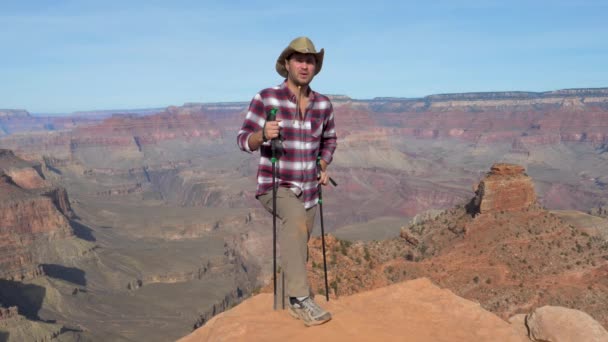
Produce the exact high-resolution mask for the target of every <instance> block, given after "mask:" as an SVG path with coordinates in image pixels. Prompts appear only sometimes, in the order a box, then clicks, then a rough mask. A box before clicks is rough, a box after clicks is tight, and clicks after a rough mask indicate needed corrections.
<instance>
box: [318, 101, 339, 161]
mask: <svg viewBox="0 0 608 342" xmlns="http://www.w3.org/2000/svg"><path fill="white" fill-rule="evenodd" d="M323 127H324V129H323V134H322V138H321V147H320V151H319V154H320V155H321V159H322V160H324V161H325V162H326V163H327V165H329V164H331V161H332V160H333V155H334V151H335V150H336V147H337V146H338V138H337V136H336V127H335V123H334V109H333V106H332V105H331V103H330V104H329V112H328V115H326V118H325V124H324V125H323Z"/></svg>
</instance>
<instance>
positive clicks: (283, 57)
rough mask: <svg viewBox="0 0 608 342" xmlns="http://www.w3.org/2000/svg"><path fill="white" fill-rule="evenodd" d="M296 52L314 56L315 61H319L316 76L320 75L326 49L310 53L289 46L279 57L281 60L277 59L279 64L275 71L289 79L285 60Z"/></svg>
mask: <svg viewBox="0 0 608 342" xmlns="http://www.w3.org/2000/svg"><path fill="white" fill-rule="evenodd" d="M295 52H299V53H304V54H311V55H314V56H315V59H316V60H317V66H316V70H315V76H316V75H317V74H318V73H319V71H321V68H322V67H323V56H324V55H325V49H321V51H319V52H316V53H310V52H304V51H298V50H296V49H294V48H292V47H289V46H288V47H287V48H285V50H283V52H281V54H280V55H279V58H277V64H276V66H275V69H276V70H277V72H278V73H279V75H281V76H282V77H284V78H287V74H288V73H287V69H286V68H285V60H286V59H287V58H288V57H289V56H291V54H293V53H295Z"/></svg>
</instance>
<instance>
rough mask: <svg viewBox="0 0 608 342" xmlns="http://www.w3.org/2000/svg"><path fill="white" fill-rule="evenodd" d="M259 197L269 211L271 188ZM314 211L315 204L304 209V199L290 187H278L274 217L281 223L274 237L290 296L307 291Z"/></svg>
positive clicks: (308, 287) (306, 292)
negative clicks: (307, 269) (309, 243)
mask: <svg viewBox="0 0 608 342" xmlns="http://www.w3.org/2000/svg"><path fill="white" fill-rule="evenodd" d="M258 200H259V201H260V203H262V205H263V206H264V208H266V210H268V211H269V212H270V213H271V214H272V190H271V191H269V192H267V193H265V194H263V195H260V196H258ZM316 212H317V207H316V206H314V207H312V208H310V209H305V208H304V203H302V201H301V200H300V199H299V198H298V197H297V196H296V195H295V194H294V193H293V191H291V190H289V189H287V188H283V187H279V188H278V189H277V218H278V219H280V220H281V226H280V227H279V228H278V229H277V241H278V244H279V246H278V250H279V251H280V255H281V258H280V260H281V261H280V265H281V270H282V271H283V272H284V275H285V283H286V284H285V288H286V290H287V291H286V294H287V295H288V296H289V297H304V296H308V295H309V294H310V286H309V283H308V276H307V274H306V263H307V262H308V239H309V238H310V234H311V232H312V229H313V227H314V220H315V214H316Z"/></svg>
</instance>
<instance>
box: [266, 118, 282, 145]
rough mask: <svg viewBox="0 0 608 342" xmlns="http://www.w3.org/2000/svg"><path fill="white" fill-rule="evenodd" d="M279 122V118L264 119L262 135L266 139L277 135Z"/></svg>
mask: <svg viewBox="0 0 608 342" xmlns="http://www.w3.org/2000/svg"><path fill="white" fill-rule="evenodd" d="M279 122H281V120H277V121H266V125H264V136H265V137H266V139H267V140H272V139H274V138H278V137H279Z"/></svg>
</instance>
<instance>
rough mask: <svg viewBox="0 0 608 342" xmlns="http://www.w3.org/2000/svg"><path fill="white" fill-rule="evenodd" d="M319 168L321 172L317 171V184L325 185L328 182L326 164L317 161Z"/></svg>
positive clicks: (322, 161)
mask: <svg viewBox="0 0 608 342" xmlns="http://www.w3.org/2000/svg"><path fill="white" fill-rule="evenodd" d="M319 166H320V167H321V170H320V171H319V184H323V185H327V182H329V172H327V163H326V162H325V160H323V159H321V160H320V161H319Z"/></svg>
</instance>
